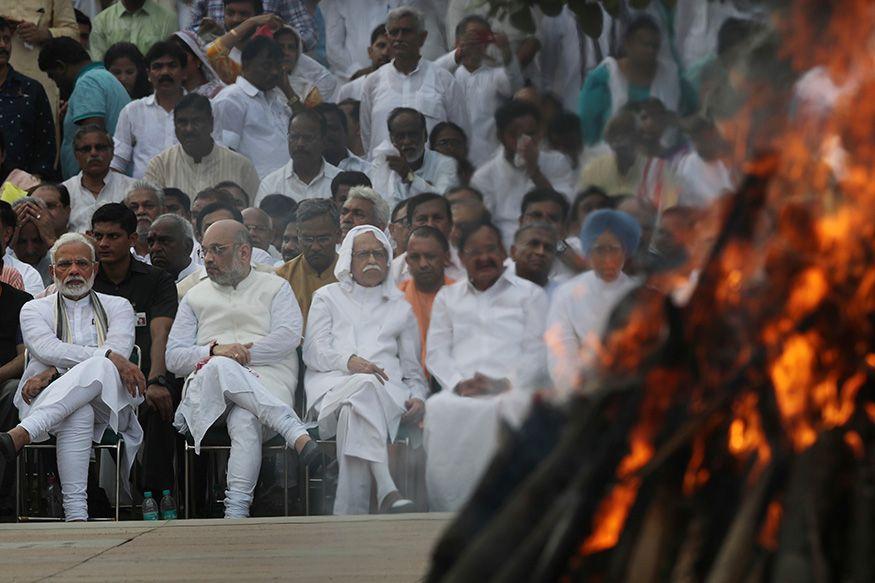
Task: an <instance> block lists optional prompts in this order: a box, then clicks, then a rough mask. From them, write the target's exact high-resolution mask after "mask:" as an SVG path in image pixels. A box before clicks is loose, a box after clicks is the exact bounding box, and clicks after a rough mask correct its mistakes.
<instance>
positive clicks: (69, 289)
mask: <svg viewBox="0 0 875 583" xmlns="http://www.w3.org/2000/svg"><path fill="white" fill-rule="evenodd" d="M96 277H97V270H96V269H95V270H94V273H92V274H91V277H89V278H88V279H87V280H86V281H85V283H82V284H76V285H68V284H66V283H64V282H62V281H61V280H60V279H58V278H57V277H56V278H55V289H57V290H58V293H59V294H61V295H62V296H64V297H65V298H79V297H82V296H83V295H85V294H87V293H88V292H90V291H91V288H92V286H94V278H96Z"/></svg>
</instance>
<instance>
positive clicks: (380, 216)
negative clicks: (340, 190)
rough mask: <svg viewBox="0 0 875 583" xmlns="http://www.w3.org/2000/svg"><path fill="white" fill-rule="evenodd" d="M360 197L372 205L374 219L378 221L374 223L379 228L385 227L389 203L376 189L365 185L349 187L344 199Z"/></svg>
mask: <svg viewBox="0 0 875 583" xmlns="http://www.w3.org/2000/svg"><path fill="white" fill-rule="evenodd" d="M351 198H360V199H362V200H367V201H369V202H370V203H371V204H373V205H374V220H375V221H377V222H379V223H380V224H379V225H374V226H375V227H378V228H380V229H385V228H386V227H387V226H389V216H390V211H389V203H387V202H386V199H384V198H383V197H382V196H380V195H379V194H377V191H376V190H374V189H373V188H370V187H367V186H354V187H352V188H350V189H349V194H348V195H347V197H346V199H347V200H349V199H351Z"/></svg>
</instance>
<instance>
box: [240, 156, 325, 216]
mask: <svg viewBox="0 0 875 583" xmlns="http://www.w3.org/2000/svg"><path fill="white" fill-rule="evenodd" d="M339 173H340V169H339V168H337V167H335V166H332V165H331V164H329V163H328V162H325V161H324V160H323V161H322V168H321V169H320V170H319V173H318V174H317V175H316V176H315V177H314V178H313V180H311V181H310V182H309V183H307V182H304V181H303V180H301V179H300V178H298V175H297V174H295V161H294V160H289V161H288V162H287V163H286V164H285V165H284V166H282V167H281V168H278V169H277V170H274V171H273V172H271V173H270V174H268V175H267V176H265V177H264V179H263V180H262V181H261V186H259V187H258V194H257V195H256V196H255V201H254V202H253V205H255V206H258V205H259V204H260V203H261V201H262V199H264V197H265V196H267V195H269V194H283V195H285V196H288V197H289V198H291V199H294V200H295V202H301V201H302V200H304V199H306V198H331V181H332V180H334V177H335V176H337V175H338V174H339Z"/></svg>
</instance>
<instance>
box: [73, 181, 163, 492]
mask: <svg viewBox="0 0 875 583" xmlns="http://www.w3.org/2000/svg"><path fill="white" fill-rule="evenodd" d="M135 192H137V191H135ZM139 223H140V220H138V217H136V216H135V215H134V211H133V210H131V209H130V208H128V207H126V206H125V205H124V204H120V203H110V204H106V205H103V206H102V207H100V208H99V209H97V211H95V213H94V216H93V217H92V219H91V231H90V235H91V236H92V237H93V239H94V241H95V245H96V247H97V259H98V262H99V267H98V270H97V274H96V276H95V278H94V290H95V291H97V292H99V293H104V294H107V295H113V296H121V297H123V298H125V299H126V300H128V302H130V304H131V306H133V308H134V313H135V316H136V328H135V339H136V343H137V346H139V347H140V352H141V355H142V356H141V359H140V368H141V370H142V371H143V374H144V375H145V378H146V379H147V380H146V390H145V393H144V395H143V396H144V397H145V399H146V403H145V405H146V406H144V407H140V410H139V418H140V424H141V425H142V426H143V431H144V433H143V471H142V472H141V473H140V478H141V481H142V483H141V487H142V489H143V490H144V491H147V490H148V491H152V492H160V491H162V490H166V489H170V488H172V487H173V480H174V475H175V472H174V467H173V450H174V443H175V439H176V432H175V431H174V430H173V426H172V425H171V421H172V419H173V409H174V407H175V405H176V404H178V403H179V387H178V386H177V384H176V380H175V379H174V378H173V377H172V375H168V374H167V367H166V365H165V364H164V349H165V347H166V346H167V335H168V334H169V333H170V326H171V325H172V324H173V318H174V317H175V316H176V308H177V299H176V283H175V282H174V281H173V278H172V277H171V276H170V274H168V273H166V272H165V271H163V270H161V269H158V268H156V267H152V266H150V265H148V264H146V263H143V262H142V261H139V260H137V259H136V258H135V257H134V256H133V254H132V253H131V251H130V250H131V248H133V247H134V246H135V245H136V243H137V241H138V240H139V236H138V229H139V227H138V224H139Z"/></svg>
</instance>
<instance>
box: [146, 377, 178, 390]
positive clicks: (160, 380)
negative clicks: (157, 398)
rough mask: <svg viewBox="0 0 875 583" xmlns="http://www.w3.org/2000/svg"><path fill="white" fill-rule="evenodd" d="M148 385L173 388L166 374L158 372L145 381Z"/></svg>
mask: <svg viewBox="0 0 875 583" xmlns="http://www.w3.org/2000/svg"><path fill="white" fill-rule="evenodd" d="M149 385H159V386H162V387H164V388H165V389H171V388H173V385H172V383H171V382H170V379H168V378H167V376H166V375H163V374H159V375H158V376H157V377H152V378H151V379H149V380H148V381H146V386H147V387H148V386H149Z"/></svg>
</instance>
